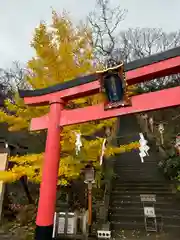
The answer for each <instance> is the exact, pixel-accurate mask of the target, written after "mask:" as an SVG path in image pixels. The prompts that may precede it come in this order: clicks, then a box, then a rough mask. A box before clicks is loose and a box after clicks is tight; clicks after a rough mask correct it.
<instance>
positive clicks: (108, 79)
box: [97, 62, 130, 109]
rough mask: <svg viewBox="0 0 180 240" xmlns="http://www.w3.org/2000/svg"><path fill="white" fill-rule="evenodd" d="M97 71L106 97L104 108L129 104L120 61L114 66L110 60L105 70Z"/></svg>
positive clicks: (122, 66)
mask: <svg viewBox="0 0 180 240" xmlns="http://www.w3.org/2000/svg"><path fill="white" fill-rule="evenodd" d="M97 73H98V74H99V75H100V81H101V87H102V92H104V93H105V96H106V99H107V103H106V104H105V109H111V108H117V107H120V106H127V105H130V99H129V97H128V93H127V83H126V79H125V73H124V65H123V63H122V62H121V64H119V65H117V66H114V67H113V66H112V63H111V62H110V64H109V65H108V66H107V68H106V69H105V70H102V71H98V72H97Z"/></svg>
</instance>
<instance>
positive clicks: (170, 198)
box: [110, 194, 177, 204]
mask: <svg viewBox="0 0 180 240" xmlns="http://www.w3.org/2000/svg"><path fill="white" fill-rule="evenodd" d="M110 201H111V203H114V202H119V204H120V203H121V202H122V201H130V202H141V199H140V195H139V196H138V195H113V194H111V197H110ZM169 201H171V202H176V201H177V196H176V195H175V196H174V195H173V194H171V195H169V194H168V195H161V196H159V195H157V196H156V203H158V202H169Z"/></svg>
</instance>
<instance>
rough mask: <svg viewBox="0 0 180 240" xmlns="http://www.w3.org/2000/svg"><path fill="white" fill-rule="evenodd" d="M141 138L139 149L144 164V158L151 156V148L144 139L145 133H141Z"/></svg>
mask: <svg viewBox="0 0 180 240" xmlns="http://www.w3.org/2000/svg"><path fill="white" fill-rule="evenodd" d="M139 136H140V140H139V144H140V147H139V151H140V153H139V156H140V158H141V162H142V163H143V162H144V157H146V156H149V153H148V151H149V149H150V147H149V146H148V145H147V143H148V141H147V140H146V139H145V138H144V135H143V133H139Z"/></svg>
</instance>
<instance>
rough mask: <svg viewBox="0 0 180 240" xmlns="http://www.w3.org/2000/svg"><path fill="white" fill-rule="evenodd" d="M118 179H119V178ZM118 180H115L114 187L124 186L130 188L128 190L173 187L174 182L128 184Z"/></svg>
mask: <svg viewBox="0 0 180 240" xmlns="http://www.w3.org/2000/svg"><path fill="white" fill-rule="evenodd" d="M117 179H118V178H117ZM117 179H114V180H113V182H112V183H113V186H117V187H119V186H122V187H128V188H134V187H167V186H168V187H169V186H170V184H171V185H172V182H170V181H163V182H162V181H161V182H152V181H148V182H147V181H144V182H141V181H140V182H134V181H133V182H129V181H128V182H126V181H121V182H119V181H118V182H117Z"/></svg>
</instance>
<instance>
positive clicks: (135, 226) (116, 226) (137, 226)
mask: <svg viewBox="0 0 180 240" xmlns="http://www.w3.org/2000/svg"><path fill="white" fill-rule="evenodd" d="M158 225H160V224H159V222H158ZM159 228H161V227H160V226H159ZM123 229H126V230H136V231H137V230H142V229H145V225H144V222H140V223H139V222H131V223H129V222H125V221H123V222H117V221H112V222H111V230H116V231H120V230H123ZM179 229H180V225H178V224H175V225H172V224H166V225H164V226H163V231H173V232H178V233H180V231H179ZM172 240H174V239H172Z"/></svg>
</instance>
